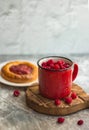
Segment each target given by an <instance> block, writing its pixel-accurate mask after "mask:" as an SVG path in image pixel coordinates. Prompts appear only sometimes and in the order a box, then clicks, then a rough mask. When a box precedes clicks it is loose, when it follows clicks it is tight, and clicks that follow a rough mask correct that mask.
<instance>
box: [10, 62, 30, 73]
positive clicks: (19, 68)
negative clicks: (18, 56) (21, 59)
mask: <svg viewBox="0 0 89 130" xmlns="http://www.w3.org/2000/svg"><path fill="white" fill-rule="evenodd" d="M31 70H32V69H31V68H30V67H29V66H27V65H25V64H19V65H12V66H11V67H10V71H11V72H13V73H16V74H19V75H22V74H29V73H31Z"/></svg>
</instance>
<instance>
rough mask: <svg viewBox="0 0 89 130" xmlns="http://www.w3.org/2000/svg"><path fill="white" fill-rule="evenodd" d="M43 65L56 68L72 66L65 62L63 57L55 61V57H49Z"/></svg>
mask: <svg viewBox="0 0 89 130" xmlns="http://www.w3.org/2000/svg"><path fill="white" fill-rule="evenodd" d="M41 65H42V67H43V68H47V69H55V70H58V69H59V70H61V69H65V68H68V67H69V66H70V64H69V63H67V62H65V61H64V60H62V59H60V60H57V61H54V60H53V59H49V60H48V61H45V62H43V63H42V64H41Z"/></svg>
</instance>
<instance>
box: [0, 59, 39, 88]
mask: <svg viewBox="0 0 89 130" xmlns="http://www.w3.org/2000/svg"><path fill="white" fill-rule="evenodd" d="M12 61H27V60H18V59H16V60H11V61H6V62H3V63H1V64H0V71H1V68H2V67H3V66H4V65H5V64H6V63H8V62H12ZM27 62H31V63H33V64H35V65H36V63H35V62H32V61H27ZM0 82H1V83H3V84H6V85H9V86H14V87H27V86H32V85H37V84H38V79H37V80H35V81H33V82H29V83H13V82H10V81H7V80H5V79H4V78H3V77H2V76H1V75H0Z"/></svg>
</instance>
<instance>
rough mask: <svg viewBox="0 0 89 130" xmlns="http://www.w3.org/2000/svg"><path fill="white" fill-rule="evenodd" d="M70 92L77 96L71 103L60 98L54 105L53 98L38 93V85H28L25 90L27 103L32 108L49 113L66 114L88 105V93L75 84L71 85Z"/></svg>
mask: <svg viewBox="0 0 89 130" xmlns="http://www.w3.org/2000/svg"><path fill="white" fill-rule="evenodd" d="M72 92H76V94H77V96H78V97H77V98H76V99H74V100H73V101H72V103H71V104H69V105H68V104H66V103H65V102H64V101H63V100H61V104H60V105H59V106H56V105H55V104H54V100H50V99H48V98H44V97H43V96H41V95H40V93H39V86H32V87H28V88H27V91H26V102H27V105H28V106H29V107H30V108H32V109H33V110H35V111H37V112H40V113H44V114H49V115H61V116H62V115H68V114H71V113H74V112H77V111H79V110H83V109H85V108H88V107H89V95H88V94H87V93H85V92H84V90H83V89H82V88H81V87H80V86H78V85H77V84H73V85H72Z"/></svg>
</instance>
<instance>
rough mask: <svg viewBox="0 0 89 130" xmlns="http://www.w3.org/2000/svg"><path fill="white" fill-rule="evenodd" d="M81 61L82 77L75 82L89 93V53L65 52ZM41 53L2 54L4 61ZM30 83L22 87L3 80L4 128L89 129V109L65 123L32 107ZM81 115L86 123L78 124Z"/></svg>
mask: <svg viewBox="0 0 89 130" xmlns="http://www.w3.org/2000/svg"><path fill="white" fill-rule="evenodd" d="M65 56H66V57H68V58H71V59H72V60H73V61H74V62H76V63H78V65H79V73H78V77H77V79H76V80H75V83H77V84H79V85H81V86H82V88H84V90H85V91H86V92H87V93H89V55H85V56H84V55H65ZM41 57H43V56H42V55H40V56H37V55H36V56H28V55H27V56H26V55H25V56H17V55H14V56H9V55H8V56H5V55H1V56H0V63H2V62H5V61H8V60H14V59H24V60H31V61H35V62H37V60H38V59H39V58H41ZM15 89H18V90H19V91H20V96H19V97H14V96H13V91H14V90H15ZM26 89H27V88H26V87H23V88H19V87H13V86H7V85H4V84H2V83H0V130H59V129H61V130H66V129H67V130H84V129H85V130H89V109H86V110H82V111H80V112H76V113H74V114H71V115H67V116H64V118H65V122H64V123H63V124H58V123H57V118H58V117H59V116H49V115H44V114H40V113H37V112H35V111H33V110H32V109H30V108H28V107H27V105H26V102H25V91H26ZM79 119H83V120H84V124H83V125H82V126H78V125H77V121H78V120H79Z"/></svg>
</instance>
